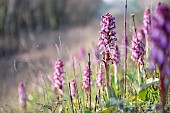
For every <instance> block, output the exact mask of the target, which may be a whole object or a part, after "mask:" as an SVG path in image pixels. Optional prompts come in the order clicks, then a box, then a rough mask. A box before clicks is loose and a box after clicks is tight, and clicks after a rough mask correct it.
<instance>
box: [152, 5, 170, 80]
mask: <svg viewBox="0 0 170 113" xmlns="http://www.w3.org/2000/svg"><path fill="white" fill-rule="evenodd" d="M150 58H151V60H152V62H153V63H154V64H157V65H158V68H159V69H160V73H162V74H163V75H167V76H168V77H169V78H170V7H168V6H167V5H164V4H160V3H159V4H158V5H157V7H156V9H155V11H154V16H153V18H152V31H151V56H150Z"/></svg>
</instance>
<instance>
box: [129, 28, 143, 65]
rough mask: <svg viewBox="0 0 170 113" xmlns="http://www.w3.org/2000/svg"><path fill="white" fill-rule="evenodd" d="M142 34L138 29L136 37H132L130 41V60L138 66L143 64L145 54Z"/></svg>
mask: <svg viewBox="0 0 170 113" xmlns="http://www.w3.org/2000/svg"><path fill="white" fill-rule="evenodd" d="M144 36H145V35H144V33H143V30H142V29H138V31H137V37H136V34H134V35H133V39H132V56H131V58H132V60H134V61H136V62H137V63H138V65H143V64H144V61H143V60H144V54H145V45H144V42H143V39H144Z"/></svg>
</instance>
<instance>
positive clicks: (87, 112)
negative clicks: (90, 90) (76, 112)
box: [84, 110, 92, 113]
mask: <svg viewBox="0 0 170 113" xmlns="http://www.w3.org/2000/svg"><path fill="white" fill-rule="evenodd" d="M84 113H92V112H91V111H89V110H86V111H84Z"/></svg>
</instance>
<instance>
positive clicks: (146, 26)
mask: <svg viewBox="0 0 170 113" xmlns="http://www.w3.org/2000/svg"><path fill="white" fill-rule="evenodd" d="M150 30H151V14H150V9H149V8H146V9H145V12H144V17H143V31H144V33H145V38H148V37H149V32H150Z"/></svg>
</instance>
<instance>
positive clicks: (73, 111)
mask: <svg viewBox="0 0 170 113" xmlns="http://www.w3.org/2000/svg"><path fill="white" fill-rule="evenodd" d="M69 92H70V99H71V107H72V112H73V113H74V107H73V98H72V96H71V89H70V82H69Z"/></svg>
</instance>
